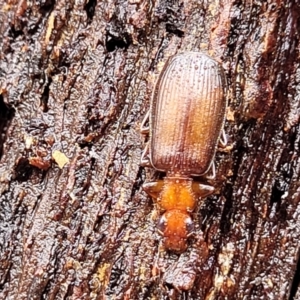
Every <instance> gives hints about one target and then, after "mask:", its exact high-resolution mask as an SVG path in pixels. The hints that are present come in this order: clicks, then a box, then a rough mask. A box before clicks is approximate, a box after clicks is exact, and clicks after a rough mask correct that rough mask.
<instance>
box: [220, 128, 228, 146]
mask: <svg viewBox="0 0 300 300" xmlns="http://www.w3.org/2000/svg"><path fill="white" fill-rule="evenodd" d="M227 142H228V140H227V136H226V133H225V130H224V128H223V129H222V132H221V136H220V139H219V145H220V146H221V147H223V148H224V147H226V145H227Z"/></svg>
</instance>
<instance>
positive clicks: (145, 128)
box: [140, 110, 150, 134]
mask: <svg viewBox="0 0 300 300" xmlns="http://www.w3.org/2000/svg"><path fill="white" fill-rule="evenodd" d="M149 115H150V110H148V112H147V113H146V115H145V117H144V119H143V121H142V124H141V129H140V130H141V133H142V134H148V133H149V130H150V128H149V125H146V124H147V123H148V124H149Z"/></svg>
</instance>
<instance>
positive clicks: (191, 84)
mask: <svg viewBox="0 0 300 300" xmlns="http://www.w3.org/2000/svg"><path fill="white" fill-rule="evenodd" d="M224 88H225V77H224V74H223V71H222V68H221V67H220V66H219V64H218V63H217V62H216V61H214V60H213V59H212V58H210V57H209V56H207V55H205V54H203V53H200V52H186V53H182V54H179V55H176V56H173V57H171V58H169V60H168V61H167V63H166V65H165V68H164V70H163V71H162V73H161V75H160V77H159V80H158V82H157V84H156V87H155V91H154V94H153V98H152V104H151V115H150V135H151V137H150V159H151V163H152V165H153V167H154V168H156V169H158V170H161V171H165V172H170V171H171V172H175V173H180V174H186V175H200V174H203V173H205V172H206V171H207V169H208V168H209V166H210V163H211V161H212V159H213V158H214V154H215V150H216V145H217V142H218V139H219V136H220V132H221V129H222V127H223V123H224V116H225V109H226V99H225V94H224Z"/></svg>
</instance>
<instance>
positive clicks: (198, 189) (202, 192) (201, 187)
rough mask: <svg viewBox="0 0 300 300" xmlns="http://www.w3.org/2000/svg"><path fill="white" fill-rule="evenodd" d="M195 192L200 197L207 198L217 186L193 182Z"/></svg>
mask: <svg viewBox="0 0 300 300" xmlns="http://www.w3.org/2000/svg"><path fill="white" fill-rule="evenodd" d="M192 189H193V192H194V193H195V194H196V195H197V197H199V198H205V197H207V196H209V195H211V194H213V193H214V191H215V188H214V187H213V186H211V185H208V184H202V183H199V182H193V184H192Z"/></svg>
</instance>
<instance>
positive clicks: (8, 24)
mask: <svg viewBox="0 0 300 300" xmlns="http://www.w3.org/2000/svg"><path fill="white" fill-rule="evenodd" d="M299 26H300V5H299V3H298V1H296V0H285V1H280V0H277V1H268V2H266V1H263V0H257V1H233V0H222V1H213V0H207V1H204V0H203V1H198V0H192V1H188V0H185V1H183V0H177V1H175V0H173V1H171V0H158V1H145V0H144V1H143V0H128V1H123V0H120V1H112V0H109V1H96V0H89V1H60V0H59V1H56V2H55V1H51V0H47V1H27V0H19V1H16V0H15V1H13V0H11V1H2V0H0V36H1V39H0V45H1V52H0V131H1V135H0V146H1V147H0V155H1V160H0V196H1V200H0V299H300V297H299V294H300V291H299V278H300V274H299V265H298V269H297V264H298V261H299V239H300V228H299V224H300V205H299V202H300V182H299V175H300V156H299V142H300V132H299V131H300V122H299V112H300V102H299V100H300V68H299V63H300V60H299ZM191 50H192V51H204V52H205V53H208V54H209V55H211V56H212V57H213V58H215V59H216V60H218V61H219V62H220V63H221V64H222V65H223V67H224V69H225V72H226V77H227V82H228V99H229V106H228V110H227V115H226V124H225V129H226V133H227V135H228V137H229V144H228V146H227V147H226V148H225V149H220V151H218V152H217V155H216V158H215V162H216V167H217V178H216V180H215V182H214V186H215V187H216V188H217V190H218V192H217V193H216V194H214V195H213V196H211V197H208V198H207V199H204V200H202V201H199V205H198V209H197V211H196V212H195V213H194V216H193V217H194V220H195V223H196V224H197V226H196V229H195V235H194V236H193V238H191V240H190V241H189V247H188V249H187V251H186V252H184V253H182V254H181V255H178V254H176V253H171V252H168V251H165V250H164V248H163V247H162V243H161V237H160V235H159V234H158V232H157V229H156V221H157V219H158V216H159V214H160V212H159V210H158V207H156V204H155V203H153V201H152V200H151V199H150V198H149V197H148V196H147V195H146V194H145V192H143V190H142V184H143V183H144V182H148V181H150V180H154V179H155V178H158V177H163V174H161V173H159V172H155V171H154V170H153V169H151V168H142V167H140V165H139V162H140V157H141V153H142V150H143V147H144V145H145V139H144V137H143V136H142V135H141V134H140V132H139V127H140V123H141V121H142V119H143V116H144V115H145V113H146V112H147V110H148V109H149V105H150V98H151V91H152V89H153V86H154V84H155V81H156V79H157V76H158V74H159V72H160V70H161V69H162V67H163V65H164V63H165V62H166V60H167V58H168V57H169V56H171V55H173V54H176V53H179V52H183V51H191ZM203 180H205V179H203Z"/></svg>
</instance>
